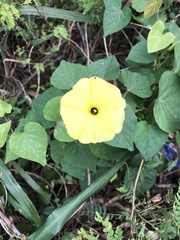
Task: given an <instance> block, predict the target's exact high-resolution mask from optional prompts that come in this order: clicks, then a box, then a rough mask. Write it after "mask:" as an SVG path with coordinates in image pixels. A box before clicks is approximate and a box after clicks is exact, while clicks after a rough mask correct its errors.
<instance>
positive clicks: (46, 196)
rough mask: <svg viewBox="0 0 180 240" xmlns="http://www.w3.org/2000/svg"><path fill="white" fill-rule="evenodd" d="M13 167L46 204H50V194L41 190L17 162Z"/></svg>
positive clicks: (13, 163)
mask: <svg viewBox="0 0 180 240" xmlns="http://www.w3.org/2000/svg"><path fill="white" fill-rule="evenodd" d="M11 164H12V166H13V167H14V168H15V169H16V170H17V171H18V173H19V174H20V175H21V177H22V178H23V179H24V180H25V181H26V182H27V184H29V186H30V187H31V188H32V189H33V190H34V191H35V192H37V193H38V194H39V196H41V197H42V199H43V203H44V204H49V203H50V197H51V195H50V193H48V192H46V191H44V190H43V188H41V187H40V186H39V185H38V184H37V183H36V182H35V181H34V180H33V179H32V178H31V177H30V176H29V175H28V174H27V172H25V171H24V170H23V169H22V168H21V167H20V166H19V164H17V163H16V162H15V161H13V162H12V163H11Z"/></svg>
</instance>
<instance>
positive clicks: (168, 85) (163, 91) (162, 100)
mask: <svg viewBox="0 0 180 240" xmlns="http://www.w3.org/2000/svg"><path fill="white" fill-rule="evenodd" d="M179 93H180V79H179V77H178V76H177V75H176V74H175V73H173V72H171V71H166V72H164V73H163V74H162V76H161V79H160V81H159V94H158V98H157V100H156V103H155V105H154V109H153V111H154V117H155V120H156V122H157V124H158V126H159V127H160V128H161V129H162V130H163V131H165V132H175V131H176V130H177V129H178V128H180V111H179V103H180V94H179Z"/></svg>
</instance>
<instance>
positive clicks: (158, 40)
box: [147, 20, 175, 53]
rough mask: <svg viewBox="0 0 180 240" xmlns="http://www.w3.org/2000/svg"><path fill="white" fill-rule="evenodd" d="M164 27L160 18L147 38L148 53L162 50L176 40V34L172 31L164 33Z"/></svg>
mask: <svg viewBox="0 0 180 240" xmlns="http://www.w3.org/2000/svg"><path fill="white" fill-rule="evenodd" d="M164 29H165V26H164V23H163V22H162V21H160V20H158V21H157V22H156V23H155V24H154V25H153V27H152V28H151V30H150V32H149V35H148V39H147V45H148V53H153V52H157V51H159V50H162V49H164V48H166V47H167V46H169V44H171V43H172V42H173V41H174V39H175V36H174V35H173V34H172V33H171V32H167V33H164V34H163V31H164Z"/></svg>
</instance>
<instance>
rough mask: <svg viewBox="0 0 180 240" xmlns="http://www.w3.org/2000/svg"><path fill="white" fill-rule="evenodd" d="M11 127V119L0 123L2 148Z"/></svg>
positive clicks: (0, 143)
mask: <svg viewBox="0 0 180 240" xmlns="http://www.w3.org/2000/svg"><path fill="white" fill-rule="evenodd" d="M10 127H11V121H8V122H6V123H3V124H0V148H1V147H2V146H3V145H4V144H5V142H6V139H7V135H8V132H9V129H10Z"/></svg>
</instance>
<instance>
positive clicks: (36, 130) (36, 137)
mask: <svg viewBox="0 0 180 240" xmlns="http://www.w3.org/2000/svg"><path fill="white" fill-rule="evenodd" d="M47 143H48V139H47V134H46V131H45V130H44V128H43V127H42V126H41V125H40V124H38V123H35V122H29V123H27V124H26V125H25V127H24V131H23V132H14V133H13V134H12V135H11V136H10V139H9V148H10V150H11V151H12V152H13V153H14V154H15V155H17V156H19V157H21V158H25V159H28V160H31V161H35V162H38V163H40V164H41V165H43V166H44V165H45V164H46V148H47Z"/></svg>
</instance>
